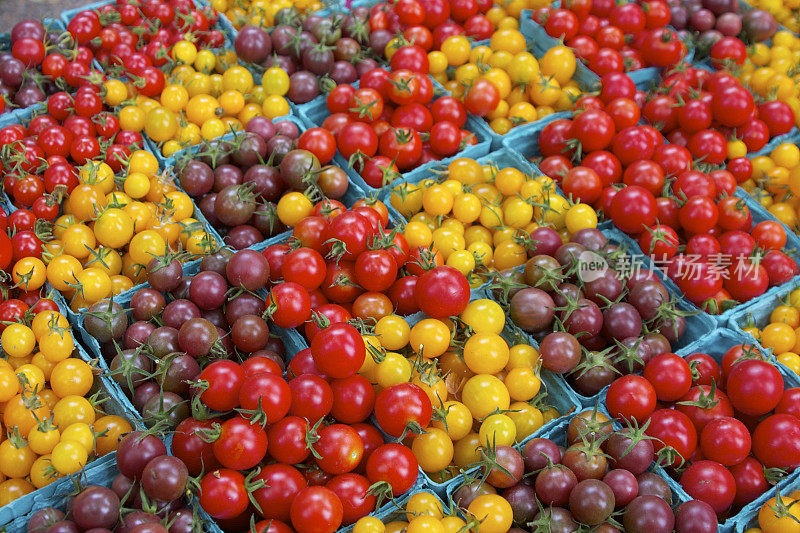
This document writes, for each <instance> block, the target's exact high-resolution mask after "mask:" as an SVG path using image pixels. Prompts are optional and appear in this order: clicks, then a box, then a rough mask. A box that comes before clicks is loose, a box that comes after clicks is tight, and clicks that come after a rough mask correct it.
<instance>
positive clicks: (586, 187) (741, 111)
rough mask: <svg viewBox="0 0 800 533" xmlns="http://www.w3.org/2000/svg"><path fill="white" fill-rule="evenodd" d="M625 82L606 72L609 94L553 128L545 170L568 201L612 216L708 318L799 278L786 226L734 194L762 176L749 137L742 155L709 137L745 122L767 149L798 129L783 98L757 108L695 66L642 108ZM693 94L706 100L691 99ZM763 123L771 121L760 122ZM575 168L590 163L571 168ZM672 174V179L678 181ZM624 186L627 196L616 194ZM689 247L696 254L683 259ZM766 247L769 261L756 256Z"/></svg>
mask: <svg viewBox="0 0 800 533" xmlns="http://www.w3.org/2000/svg"><path fill="white" fill-rule="evenodd" d="M625 78H626V77H625V75H624V74H619V73H612V74H608V75H606V76H605V77H604V78H603V79H602V88H601V91H600V95H599V96H598V97H593V96H585V97H582V98H581V99H580V100H579V101H578V102H577V103H576V105H577V107H578V108H579V109H580V111H579V112H578V113H577V114H576V115H575V117H574V118H573V119H571V120H570V119H558V120H554V121H552V122H551V123H549V124H548V125H547V126H545V127H544V128H543V129H542V131H541V134H540V136H539V142H538V145H539V148H540V150H541V153H542V156H543V159H541V161H540V162H539V167H540V168H541V169H542V171H543V172H544V173H545V174H547V175H549V176H552V177H554V178H555V179H557V180H558V182H559V184H560V186H561V188H562V190H563V191H564V192H565V193H566V194H569V195H572V197H573V198H578V199H580V200H581V201H585V202H589V203H593V204H594V205H595V206H596V207H598V208H600V209H602V211H603V213H604V214H605V216H606V217H608V218H610V219H611V221H613V223H614V225H615V226H616V227H618V228H619V229H621V230H623V231H624V232H626V233H628V234H629V235H631V236H633V237H634V238H636V239H637V240H638V242H639V246H640V248H641V249H642V251H643V252H644V253H645V254H647V255H650V256H651V257H652V258H653V259H654V260H655V261H657V262H658V265H657V266H659V267H660V268H662V269H664V270H665V271H666V272H667V274H668V275H669V276H670V277H671V278H672V279H673V280H674V281H675V282H676V283H678V285H679V286H680V288H681V290H682V291H683V293H684V294H685V295H686V297H687V298H688V299H689V300H690V301H692V302H693V303H694V304H696V305H698V306H701V305H702V306H704V308H706V309H707V310H708V311H709V312H712V313H719V312H721V311H723V310H724V308H725V307H728V306H730V301H734V302H746V301H749V300H751V299H753V298H755V297H757V296H759V295H761V294H763V293H764V292H765V291H766V290H767V289H768V288H769V287H772V286H776V285H781V284H783V283H785V282H786V281H788V280H789V279H791V278H792V277H794V276H795V275H797V274H798V272H800V269H798V266H797V264H796V263H795V261H793V260H792V259H791V258H790V257H789V256H788V255H787V254H785V253H784V252H783V251H782V248H783V247H784V246H785V245H786V232H785V231H784V229H783V227H782V226H781V225H780V224H779V223H776V222H774V221H770V220H763V221H760V222H758V223H757V224H756V223H755V222H754V221H753V216H752V214H751V213H750V209H749V207H748V205H747V203H746V202H745V201H744V200H743V199H742V198H739V197H737V196H735V193H736V187H737V183H744V182H746V181H747V180H748V179H750V177H751V175H752V172H753V167H752V164H751V162H750V161H749V160H748V159H747V158H746V157H745V156H746V154H747V151H748V150H747V147H746V142H747V141H748V139H749V137H745V140H744V141H734V143H733V144H738V143H741V147H734V149H737V150H740V151H738V152H735V153H733V154H729V153H728V150H729V144H728V142H727V141H726V138H725V136H724V135H723V134H722V133H721V132H720V131H719V130H718V129H712V128H711V126H712V124H713V123H716V124H717V127H728V128H731V129H732V130H734V129H735V128H736V127H740V129H741V127H742V125H743V124H744V127H746V128H750V127H753V128H758V127H763V130H764V131H763V133H764V135H763V138H762V139H761V141H760V142H764V143H766V141H767V140H768V139H769V137H770V136H771V135H773V134H774V135H780V134H783V133H786V132H788V131H789V130H790V129H791V128H792V127H793V124H794V118H793V116H794V115H793V112H792V111H791V108H789V107H788V106H787V105H786V104H783V103H781V102H777V101H772V102H765V103H762V104H760V105H759V106H755V104H754V101H753V98H752V95H751V94H750V93H749V92H748V91H747V90H746V89H745V88H744V87H742V86H741V85H740V84H739V82H738V81H737V80H736V79H735V78H734V77H733V76H731V75H730V74H729V73H727V72H725V71H718V72H715V73H713V74H711V73H709V72H708V71H703V70H701V69H695V68H692V67H688V68H686V69H685V70H680V71H677V72H675V73H672V74H670V75H669V76H668V77H667V78H665V81H664V82H663V84H664V86H665V87H668V88H669V93H668V94H665V95H661V96H656V97H654V98H652V99H651V100H649V101H648V102H647V103H646V104H645V105H644V107H643V108H642V109H641V111H640V110H639V109H638V108H637V106H636V105H635V104H634V98H635V97H636V88H635V85H634V84H633V82H632V81H631V80H630V79H629V78H627V79H625ZM704 88H708V89H709V91H707V92H706V91H705V90H704ZM697 91H701V92H700V93H697ZM692 94H700V95H701V98H697V99H691V98H692V97H691V95H692ZM678 100H681V101H682V102H684V105H677V102H678ZM737 110H738V112H737ZM756 114H757V116H759V117H761V118H762V119H764V120H763V121H762V120H758V119H754V118H753V115H756ZM640 116H641V117H644V118H645V119H646V120H647V121H649V122H651V123H652V124H659V125H661V126H662V130H663V131H664V132H667V139H668V140H669V141H670V142H668V143H666V144H665V139H664V136H663V135H662V132H661V131H659V130H657V129H655V128H654V127H653V126H650V125H634V124H636V123H637V122H638V120H639V117H640ZM701 118H702V121H701ZM712 121H716V122H712ZM618 122H622V123H621V124H620V125H617V123H618ZM759 124H760V125H761V126H759ZM620 126H622V127H620ZM687 131H688V132H691V134H690V135H687ZM740 133H741V134H744V133H743V130H741V131H740ZM577 147H580V150H578V149H577ZM585 152H588V154H585ZM696 159H703V162H702V163H696V162H695V160H696ZM726 159H728V163H727V165H726V167H725V168H722V167H721V165H722V164H723V163H725V161H726ZM573 160H576V161H577V160H580V165H579V166H574V167H573ZM667 176H675V179H674V181H672V180H670V182H669V183H668V182H667V179H666V177H667ZM620 181H621V182H622V184H623V185H624V187H622V188H620V187H618V186H615V185H614V184H616V183H618V182H620ZM751 230H752V231H751ZM682 244H685V245H686V247H685V249H683V250H680V251H679V247H680V246H681V245H682ZM757 244H758V245H760V246H761V248H762V249H765V250H767V252H766V253H761V254H757V253H756V246H757ZM761 256H763V260H761V259H760V258H761ZM690 263H691V264H692V266H691V267H687V265H688V264H690Z"/></svg>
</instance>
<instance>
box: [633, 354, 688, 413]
mask: <svg viewBox="0 0 800 533" xmlns="http://www.w3.org/2000/svg"><path fill="white" fill-rule="evenodd" d="M644 377H645V378H646V379H647V380H648V381H649V382H650V383H651V384H652V385H653V388H654V389H655V393H656V396H657V397H658V399H659V401H662V402H674V401H676V400H679V399H680V398H681V397H683V396H684V395H685V394H686V393H687V392H689V389H690V388H691V387H692V370H691V368H690V367H689V363H687V362H686V360H685V359H683V358H682V357H680V356H678V355H675V354H674V353H663V354H658V355H656V356H654V357H653V358H652V359H650V360H649V361H648V362H647V364H646V365H645V367H644Z"/></svg>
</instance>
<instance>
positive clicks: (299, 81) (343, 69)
mask: <svg viewBox="0 0 800 533" xmlns="http://www.w3.org/2000/svg"><path fill="white" fill-rule="evenodd" d="M366 16H367V9H366V8H356V9H354V10H353V11H352V12H351V13H350V14H349V15H345V14H343V13H341V12H338V11H334V12H333V13H331V14H329V15H324V16H322V15H317V14H306V15H303V14H298V13H297V12H294V11H291V10H284V11H281V12H279V13H278V15H277V19H276V23H277V25H276V26H275V27H274V28H273V29H272V31H271V33H267V31H266V30H265V29H263V28H261V27H259V26H254V25H248V26H245V27H243V28H242V29H241V30H239V33H238V35H237V36H236V40H235V41H234V47H235V49H236V55H237V56H238V57H239V59H241V60H242V61H244V62H245V63H247V64H249V65H250V66H252V67H254V68H255V69H256V70H261V69H262V68H266V69H274V68H276V67H277V69H278V70H277V71H276V70H273V71H272V72H270V73H269V74H267V73H265V74H264V77H263V79H264V82H265V84H266V85H267V86H269V85H271V84H274V83H275V81H274V78H276V73H277V72H278V71H280V70H283V71H284V72H285V74H284V76H286V75H288V76H289V78H288V80H287V81H288V94H287V98H289V100H291V101H292V102H294V103H295V104H304V103H306V102H309V101H311V100H313V99H314V98H315V97H317V96H318V95H319V94H320V92H327V91H329V90H330V89H332V88H333V87H335V86H336V85H348V84H351V83H355V81H356V80H357V79H358V76H359V75H360V74H361V73H363V72H365V71H367V70H369V69H370V68H373V67H375V66H377V62H376V61H375V59H372V58H371V57H367V53H368V52H369V51H370V38H369V32H368V30H367V26H366V22H365V19H366ZM273 51H274V54H273V53H272V52H273ZM377 52H378V53H379V54H382V52H383V50H378V51H377Z"/></svg>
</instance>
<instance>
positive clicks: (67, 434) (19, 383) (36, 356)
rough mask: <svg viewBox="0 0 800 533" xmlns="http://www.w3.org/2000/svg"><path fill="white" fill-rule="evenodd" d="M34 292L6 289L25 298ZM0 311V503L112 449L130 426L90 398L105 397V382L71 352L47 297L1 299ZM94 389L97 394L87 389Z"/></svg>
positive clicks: (61, 319)
mask: <svg viewBox="0 0 800 533" xmlns="http://www.w3.org/2000/svg"><path fill="white" fill-rule="evenodd" d="M36 293H37V291H32V292H30V293H27V294H24V293H22V294H13V293H12V294H10V295H9V296H19V297H21V298H25V299H26V300H28V301H31V298H30V296H31V295H35V294H36ZM0 313H2V315H3V319H4V322H3V324H2V326H0V329H2V334H0V343H2V347H3V352H4V355H5V356H6V358H5V359H3V360H2V361H1V363H2V364H0V384H2V386H0V401H2V402H3V420H2V421H3V428H4V431H3V438H2V441H1V442H0V475H2V482H0V505H6V504H7V503H9V502H11V501H13V500H15V499H17V498H20V497H22V496H24V495H26V494H29V493H31V492H33V491H34V490H36V489H40V488H42V487H45V486H47V485H49V484H51V483H53V482H54V481H56V480H57V479H59V478H60V477H62V476H68V475H71V474H75V473H77V472H78V471H80V470H81V469H82V468H83V467H84V466H85V465H86V464H87V462H89V461H90V460H91V459H93V458H95V457H99V456H102V455H105V454H107V453H110V452H112V451H114V450H115V449H116V448H117V439H118V438H119V437H120V436H121V435H122V434H124V433H127V432H129V431H130V430H131V425H130V424H129V423H128V421H127V420H125V419H124V418H122V417H120V416H117V415H111V414H109V415H106V414H105V413H103V411H102V409H103V407H102V406H101V404H100V402H99V401H98V400H100V401H108V400H109V398H108V397H107V395H108V391H107V390H105V387H106V383H105V381H103V382H102V383H101V384H100V385H99V386H98V383H96V381H98V382H99V381H100V380H96V379H95V375H94V373H95V372H94V369H93V368H92V367H91V366H90V365H89V363H87V362H86V361H85V360H84V358H83V357H79V354H78V350H79V348H78V346H77V342H76V340H75V339H74V337H73V335H72V329H71V328H70V325H69V322H68V321H67V318H66V317H65V316H64V315H63V314H61V313H60V312H59V311H58V307H57V305H56V304H55V303H54V302H53V300H50V299H47V298H40V299H38V301H37V302H36V303H35V304H34V305H33V306H32V307H31V308H30V309H28V306H27V304H25V302H23V301H22V300H20V299H18V298H9V299H6V300H5V301H4V302H3V303H2V304H0ZM98 390H102V391H103V393H102V394H103V395H104V396H102V397H101V396H99V395H97V394H93V393H96V392H97V391H98ZM112 402H113V400H112ZM106 408H112V405H111V404H109V405H107V406H106Z"/></svg>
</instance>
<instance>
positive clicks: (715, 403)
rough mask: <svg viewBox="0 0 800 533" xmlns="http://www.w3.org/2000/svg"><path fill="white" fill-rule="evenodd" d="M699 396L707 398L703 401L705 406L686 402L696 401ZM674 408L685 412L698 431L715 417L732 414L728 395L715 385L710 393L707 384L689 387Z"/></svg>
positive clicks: (730, 415) (709, 387)
mask: <svg viewBox="0 0 800 533" xmlns="http://www.w3.org/2000/svg"><path fill="white" fill-rule="evenodd" d="M701 398H706V399H707V401H706V402H704V403H705V404H707V405H706V406H705V407H700V406H698V405H691V404H687V402H697V401H698V400H700V399H701ZM676 409H677V410H678V411H679V412H681V413H683V414H685V415H686V416H687V417H688V418H689V420H690V421H691V423H692V424H693V425H694V427H696V428H697V430H698V431H703V428H705V426H706V424H708V423H709V422H711V421H712V420H714V419H715V418H722V417H732V416H733V406H732V405H731V402H730V400H729V399H728V396H727V395H726V394H725V393H724V392H722V391H721V390H719V389H718V388H716V387H715V390H714V394H713V395H712V394H711V386H709V385H697V386H694V387H692V388H691V389H689V392H688V393H686V396H684V397H683V398H681V400H680V401H679V402H678V404H677V405H676Z"/></svg>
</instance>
